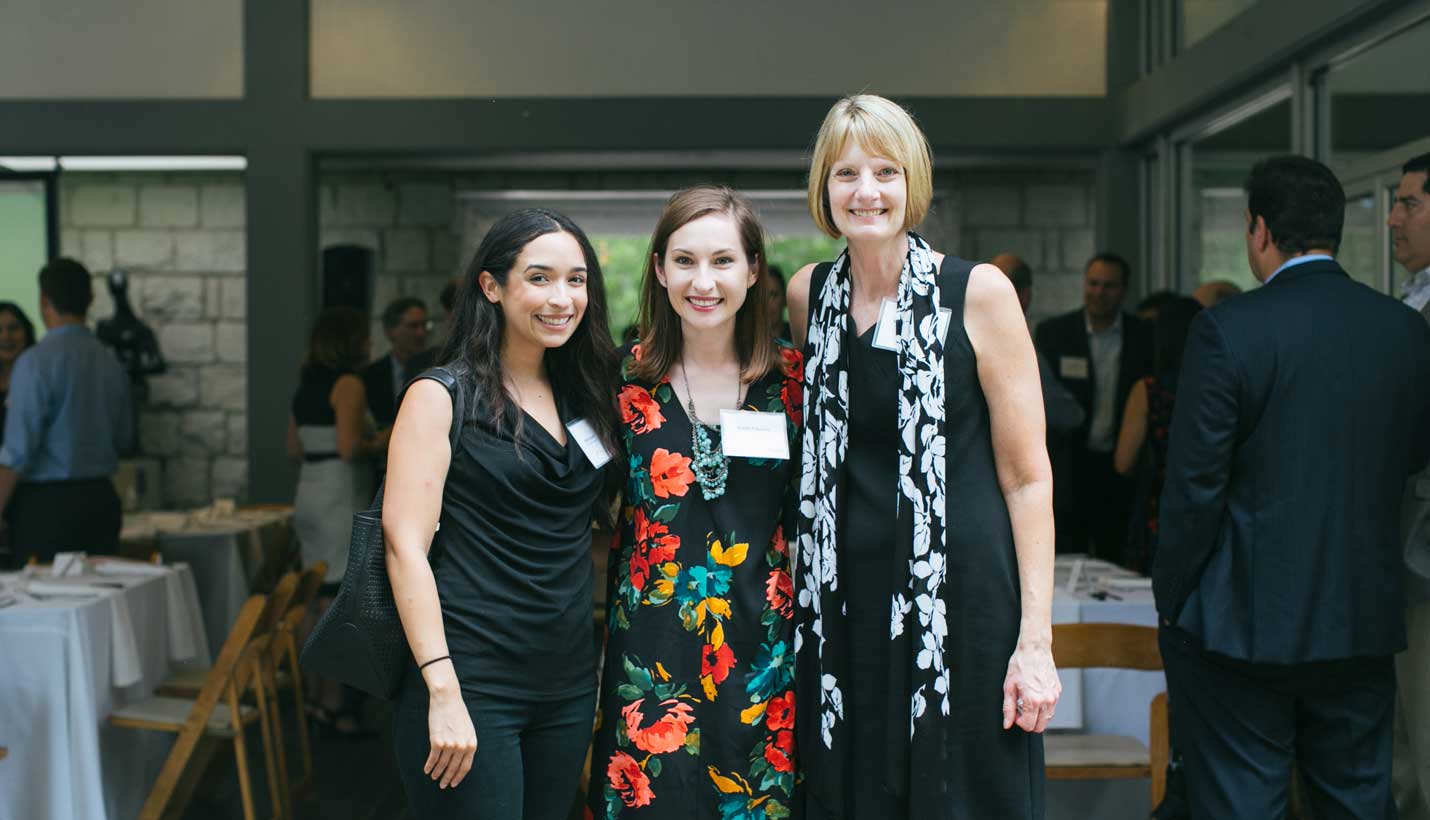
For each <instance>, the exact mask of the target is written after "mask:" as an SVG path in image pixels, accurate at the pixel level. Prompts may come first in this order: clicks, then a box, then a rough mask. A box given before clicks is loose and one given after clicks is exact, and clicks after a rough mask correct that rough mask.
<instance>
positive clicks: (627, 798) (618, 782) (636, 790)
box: [606, 752, 655, 808]
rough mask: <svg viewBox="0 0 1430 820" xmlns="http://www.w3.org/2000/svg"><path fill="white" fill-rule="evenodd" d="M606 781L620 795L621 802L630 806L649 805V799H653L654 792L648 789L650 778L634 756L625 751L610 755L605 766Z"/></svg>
mask: <svg viewBox="0 0 1430 820" xmlns="http://www.w3.org/2000/svg"><path fill="white" fill-rule="evenodd" d="M606 782H608V783H610V784H611V788H612V789H615V790H616V794H618V795H620V796H621V802H622V803H625V804H626V805H627V806H630V807H632V808H636V807H638V806H649V805H650V801H652V800H654V799H655V792H652V791H651V790H650V778H649V777H647V776H646V773H645V772H644V771H643V770H642V769H641V766H640V764H639V763H637V762H636V761H635V758H633V757H631V756H630V755H628V754H626V753H625V752H616V753H615V754H613V755H611V763H610V765H608V766H606Z"/></svg>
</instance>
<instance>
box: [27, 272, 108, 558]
mask: <svg viewBox="0 0 1430 820" xmlns="http://www.w3.org/2000/svg"><path fill="white" fill-rule="evenodd" d="M39 278H40V316H41V317H43V319H44V322H45V327H46V328H47V329H48V331H49V332H48V333H46V334H45V337H44V339H42V340H41V341H40V343H39V344H37V345H35V346H34V347H32V348H30V349H29V350H27V351H25V353H24V354H22V355H21V356H20V358H19V359H18V360H16V362H15V369H14V372H13V373H12V375H11V376H10V399H9V401H10V409H9V415H8V417H7V418H6V420H5V445H4V447H0V512H2V513H3V514H4V516H5V517H6V518H7V519H8V522H9V525H10V543H11V544H12V545H13V547H14V554H15V556H16V558H17V559H18V560H19V561H25V560H26V559H27V558H29V557H31V556H33V557H35V558H38V559H39V560H40V561H49V560H50V559H51V558H53V557H54V554H55V553H56V552H58V551H60V550H85V551H87V552H90V553H113V552H115V551H116V549H117V548H118V546H119V529H120V526H121V523H122V513H121V511H120V505H119V495H118V494H117V493H116V492H115V491H114V485H113V484H112V483H111V481H110V477H111V476H113V475H114V471H115V469H116V468H117V467H118V466H119V455H120V453H122V452H124V451H126V450H128V449H129V447H130V445H131V441H132V439H133V423H132V418H131V415H132V412H131V410H130V405H129V380H128V378H127V377H126V376H125V374H124V369H123V368H122V367H121V366H120V364H119V361H118V360H117V359H116V358H115V357H114V354H113V352H111V351H110V349H109V348H107V347H105V346H104V345H103V344H101V343H100V342H99V340H98V339H96V338H95V337H94V334H93V333H91V332H90V331H89V328H88V327H87V326H86V325H85V314H86V313H87V312H88V311H89V305H90V302H91V301H93V299H94V290H93V288H92V287H91V285H90V277H89V271H87V270H85V267H84V266H83V265H81V264H80V263H78V262H76V261H74V260H73V259H66V258H59V259H55V260H54V261H52V262H50V263H49V264H48V265H45V267H44V268H42V269H41V270H40V277H39Z"/></svg>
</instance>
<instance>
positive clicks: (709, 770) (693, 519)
mask: <svg viewBox="0 0 1430 820" xmlns="http://www.w3.org/2000/svg"><path fill="white" fill-rule="evenodd" d="M779 351H780V360H781V366H780V367H777V368H774V369H772V370H771V372H770V373H768V374H766V375H765V376H764V377H763V378H761V379H759V380H758V381H756V382H755V383H754V384H752V385H750V386H749V389H748V391H747V393H746V398H745V405H744V409H746V410H760V411H765V412H773V413H781V414H783V415H784V416H785V419H786V429H787V432H788V436H789V442H790V451H791V452H790V455H791V458H790V459H789V460H776V459H747V458H733V459H731V460H730V468H729V478H728V480H727V482H726V490H725V493H724V495H722V496H720V497H718V498H716V499H714V500H712V501H706V500H705V499H704V497H703V495H702V493H701V491H700V485H699V484H698V483H697V482H696V480H695V473H694V471H693V470H692V469H691V465H690V455H691V444H690V442H691V426H690V425H691V422H690V419H689V418H688V416H687V413H686V410H685V409H684V407H683V405H682V404H681V403H680V400H679V398H677V396H676V393H675V390H674V389H673V388H672V387H671V384H670V381H669V380H668V379H666V380H662V381H661V382H659V383H658V384H644V383H640V382H636V381H633V380H632V379H630V378H629V377H628V376H627V375H626V373H627V369H628V366H629V365H630V364H631V363H632V362H634V361H635V360H636V359H637V358H638V357H639V356H640V348H639V346H635V347H633V348H632V349H631V350H630V352H628V353H625V354H624V356H623V364H622V376H623V378H622V386H621V394H620V408H621V418H622V422H623V424H622V429H621V434H622V440H623V443H624V453H623V455H624V457H625V458H626V460H627V465H628V468H627V469H628V472H627V477H626V483H625V501H624V508H623V511H622V526H621V532H620V542H619V544H618V545H617V546H616V548H615V549H613V550H612V553H611V561H610V570H609V576H610V578H609V587H608V591H609V594H608V598H607V601H608V609H607V615H606V624H607V645H606V662H605V672H604V674H603V678H602V683H601V699H600V715H599V725H598V727H597V731H596V740H595V753H594V755H593V757H592V775H591V780H592V787H591V805H590V808H591V813H592V815H593V816H594V817H605V818H612V819H613V818H619V817H630V818H642V819H644V818H682V820H684V818H715V819H716V820H763V819H764V818H782V817H788V816H790V807H791V793H792V792H793V790H794V784H795V749H794V652H793V646H792V639H793V632H794V630H793V620H792V619H793V610H794V601H793V599H792V598H793V584H792V581H791V576H790V562H789V547H788V544H787V543H786V540H785V535H786V522H787V520H788V519H789V515H790V513H791V510H790V509H789V507H788V505H789V503H790V498H791V496H790V494H789V492H788V490H789V488H790V481H791V480H792V477H793V471H794V469H795V468H794V466H793V465H797V464H798V463H799V462H798V451H797V449H796V448H797V445H798V433H799V430H800V421H801V419H800V414H801V406H802V402H801V383H802V379H803V372H802V365H801V358H800V354H799V353H798V352H796V351H795V350H793V349H790V348H788V347H781V348H779ZM712 438H714V439H715V443H716V446H719V441H718V435H716V436H712Z"/></svg>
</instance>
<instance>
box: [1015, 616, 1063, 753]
mask: <svg viewBox="0 0 1430 820" xmlns="http://www.w3.org/2000/svg"><path fill="white" fill-rule="evenodd" d="M1062 693H1063V684H1062V681H1060V680H1058V670H1057V669H1056V668H1055V667H1054V666H1053V647H1052V641H1051V639H1048V640H1037V641H1033V640H1027V641H1025V640H1024V639H1023V638H1022V637H1021V636H1020V637H1019V638H1018V646H1017V647H1015V648H1014V649H1013V657H1011V658H1009V659H1008V676H1007V677H1006V678H1004V679H1003V728H1004V729H1010V728H1012V727H1013V724H1015V723H1016V724H1017V725H1018V728H1020V729H1022V730H1023V731H1025V732H1037V733H1041V732H1042V731H1043V730H1044V729H1046V728H1048V721H1050V720H1052V719H1053V713H1054V711H1056V709H1057V706H1058V698H1059V697H1061V696H1062Z"/></svg>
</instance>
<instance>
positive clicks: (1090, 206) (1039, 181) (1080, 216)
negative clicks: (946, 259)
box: [953, 170, 1135, 324]
mask: <svg viewBox="0 0 1430 820" xmlns="http://www.w3.org/2000/svg"><path fill="white" fill-rule="evenodd" d="M953 188H954V191H955V193H956V194H957V195H958V196H959V197H960V199H961V208H960V209H959V213H960V239H961V243H962V247H960V248H959V249H958V252H959V253H960V254H961V255H963V256H964V257H966V258H975V259H981V260H987V259H989V258H992V257H993V256H994V255H996V254H998V253H1002V252H1004V251H1009V252H1012V253H1016V254H1018V255H1019V256H1021V257H1023V258H1024V259H1025V260H1027V262H1028V265H1029V266H1030V267H1032V269H1033V304H1032V306H1031V307H1030V308H1029V310H1028V318H1029V321H1030V322H1031V323H1033V324H1036V323H1037V322H1038V321H1041V320H1042V319H1044V318H1047V317H1048V316H1053V315H1056V314H1059V313H1066V312H1067V311H1070V310H1072V309H1074V308H1077V307H1079V306H1081V305H1082V273H1083V266H1084V265H1085V264H1086V263H1087V260H1088V258H1089V257H1091V256H1092V255H1093V254H1094V253H1095V252H1097V251H1098V250H1100V249H1098V248H1096V247H1095V245H1096V229H1097V225H1096V210H1095V206H1094V201H1095V197H1096V193H1097V179H1096V176H1095V175H1094V173H1093V172H1092V171H1075V170H1067V171H1055V172H1040V171H1033V170H1028V171H1021V170H1019V171H1009V170H977V171H958V172H956V173H955V174H954V176H953ZM1114 250H1115V249H1114ZM1134 275H1135V272H1134Z"/></svg>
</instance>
